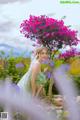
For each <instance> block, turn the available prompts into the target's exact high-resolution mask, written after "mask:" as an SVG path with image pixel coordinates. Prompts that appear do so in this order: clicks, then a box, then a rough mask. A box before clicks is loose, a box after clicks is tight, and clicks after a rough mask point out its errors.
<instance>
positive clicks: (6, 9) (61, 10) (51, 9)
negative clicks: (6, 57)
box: [0, 0, 80, 49]
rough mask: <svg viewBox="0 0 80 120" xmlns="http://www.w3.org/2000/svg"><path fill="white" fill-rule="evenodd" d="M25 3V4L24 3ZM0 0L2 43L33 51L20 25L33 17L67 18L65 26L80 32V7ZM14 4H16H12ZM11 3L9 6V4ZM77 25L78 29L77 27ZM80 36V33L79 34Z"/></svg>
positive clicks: (45, 0)
mask: <svg viewBox="0 0 80 120" xmlns="http://www.w3.org/2000/svg"><path fill="white" fill-rule="evenodd" d="M23 1H25V4H24V2H23ZM27 1H31V0H0V3H6V4H0V43H6V44H9V45H11V46H14V47H19V48H22V49H25V48H26V47H27V48H30V49H32V42H30V40H26V38H24V37H22V35H21V34H20V32H19V31H20V28H19V26H20V23H21V22H22V21H23V20H24V19H27V18H28V16H29V15H30V14H32V15H41V14H45V15H49V16H51V17H54V18H57V19H60V18H61V17H62V16H64V15H65V16H67V18H66V19H65V20H64V21H65V24H67V25H72V26H73V28H76V29H78V30H79V31H80V29H79V28H80V22H79V20H80V15H79V11H80V6H79V5H61V4H59V2H58V1H57V0H50V1H49V0H32V1H31V2H27ZM12 2H14V3H12ZM7 3H9V4H7ZM76 25H77V26H78V27H76ZM78 35H80V32H79V33H78Z"/></svg>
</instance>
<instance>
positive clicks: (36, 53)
mask: <svg viewBox="0 0 80 120" xmlns="http://www.w3.org/2000/svg"><path fill="white" fill-rule="evenodd" d="M42 50H47V52H48V48H47V47H38V48H37V49H36V50H35V55H36V58H37V59H38V57H39V54H40V53H41V52H42Z"/></svg>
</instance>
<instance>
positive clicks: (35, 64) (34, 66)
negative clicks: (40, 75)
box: [32, 61, 40, 71]
mask: <svg viewBox="0 0 80 120" xmlns="http://www.w3.org/2000/svg"><path fill="white" fill-rule="evenodd" d="M32 70H38V71H39V70H40V63H39V62H37V61H36V62H35V63H34V64H33V67H32Z"/></svg>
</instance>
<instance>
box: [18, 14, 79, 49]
mask: <svg viewBox="0 0 80 120" xmlns="http://www.w3.org/2000/svg"><path fill="white" fill-rule="evenodd" d="M20 28H21V30H20V32H21V33H23V34H24V35H25V37H27V38H30V39H31V40H34V41H36V42H37V44H42V45H44V46H47V47H48V48H49V49H50V50H52V49H54V48H56V49H59V48H62V45H70V46H71V45H77V44H78V41H79V40H78V39H77V31H75V30H71V29H70V28H69V27H68V26H65V25H64V21H63V20H56V19H53V18H49V17H47V16H44V15H43V16H32V15H31V16H30V18H29V20H24V21H23V22H22V23H21V26H20Z"/></svg>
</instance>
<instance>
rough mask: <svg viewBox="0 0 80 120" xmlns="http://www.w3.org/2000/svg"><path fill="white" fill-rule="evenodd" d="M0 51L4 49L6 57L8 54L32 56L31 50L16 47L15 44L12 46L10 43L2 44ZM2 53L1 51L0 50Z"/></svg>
mask: <svg viewBox="0 0 80 120" xmlns="http://www.w3.org/2000/svg"><path fill="white" fill-rule="evenodd" d="M0 51H3V52H4V53H5V54H4V55H3V56H4V57H7V56H14V57H18V56H23V57H30V51H29V50H23V49H20V48H16V47H13V46H10V45H8V44H4V43H3V44H0ZM0 55H1V52H0Z"/></svg>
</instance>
